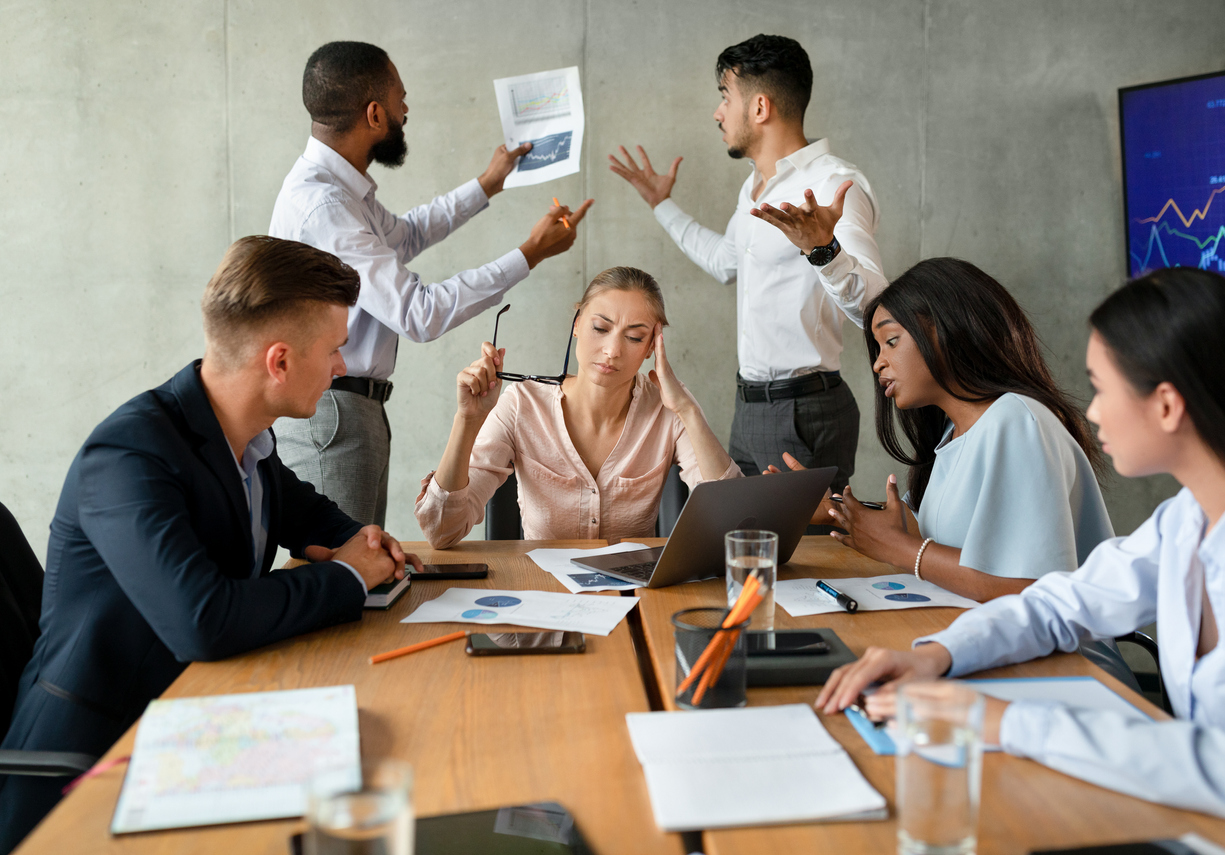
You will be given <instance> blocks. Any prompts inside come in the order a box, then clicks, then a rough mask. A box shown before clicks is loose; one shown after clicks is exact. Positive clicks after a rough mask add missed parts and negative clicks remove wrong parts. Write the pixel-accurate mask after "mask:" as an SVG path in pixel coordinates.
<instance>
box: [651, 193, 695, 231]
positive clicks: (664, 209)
mask: <svg viewBox="0 0 1225 855" xmlns="http://www.w3.org/2000/svg"><path fill="white" fill-rule="evenodd" d="M652 213H653V214H655V222H657V223H659V224H660V225H661V226H663V227H664V228H665V229H670V228H671V227H672V225H673V223H675V222H676V221H677V220H679V219H681V218H682V217H687V216H688V214H686V213H685V212H684V211H682V210H681V206H680V205H678V204H676V203H675V202H673V201H672V198H671V197H669V198H667V199H664V200H663V201H662V202H660V203H659V204H658V205H656V206H655V208H654V210H653V211H652Z"/></svg>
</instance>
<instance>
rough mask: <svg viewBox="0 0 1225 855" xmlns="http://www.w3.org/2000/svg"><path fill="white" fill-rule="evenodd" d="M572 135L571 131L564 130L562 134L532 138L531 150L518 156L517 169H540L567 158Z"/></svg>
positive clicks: (526, 170) (525, 170)
mask: <svg viewBox="0 0 1225 855" xmlns="http://www.w3.org/2000/svg"><path fill="white" fill-rule="evenodd" d="M573 137H574V133H573V131H566V132H565V133H562V134H553V135H551V136H547V137H541V138H540V139H538V140H532V150H531V151H529V152H528V153H527V154H525V155H523V156H521V157H520V158H519V171H520V172H528V171H530V170H532V169H540V168H541V167H542V166H551V165H553V164H554V163H557V162H558V161H562V160H568V159H569V158H570V140H571V139H573Z"/></svg>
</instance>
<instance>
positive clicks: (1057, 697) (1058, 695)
mask: <svg viewBox="0 0 1225 855" xmlns="http://www.w3.org/2000/svg"><path fill="white" fill-rule="evenodd" d="M961 682H964V683H965V684H966V685H967V686H969V687H970V688H972V689H974V690H975V691H976V692H982V693H983V694H984V695H990V696H991V697H993V698H999V699H1000V700H1002V701H1009V702H1012V701H1028V700H1034V701H1056V702H1057V703H1061V704H1065V705H1066V706H1069V707H1074V708H1078V709H1089V710H1109V711H1111V712H1117V713H1119V714H1121V715H1126V716H1131V717H1136V718H1145V719H1147V718H1150V716H1149V715H1147V714H1146V713H1144V712H1143V711H1142V710H1141V709H1140V708H1139V707H1136V706H1133V705H1132V704H1130V703H1128V702H1127V701H1126V700H1124V699H1123V697H1122V696H1121V695H1119V694H1117V693H1116V692H1112V691H1111V690H1110V689H1109V688H1107V687H1106V686H1105V685H1104V684H1103V683H1101V682H1100V681H1099V680H1097V679H1095V678H1094V677H1013V678H1009V679H1003V680H962V681H961ZM846 717H847V719H848V720H849V721H850V722H851V724H852V725H854V726H855V730H857V731H859V735H860V736H862V737H863V740H864V742H866V743H868V747H870V748H871V749H872V750H873V751H875V752H876V753H877V754H884V755H891V754H894V753H895V752H896V751H897V746H896V745H895V744H894V741H893V734H892V733H891V731H892V730H893V723H892V722H890V724H889V726H888V727H877V726H876V725H875V724H873V723H872V722H871V721H869V720H868V719H867V718H865V717H864V716H863V715H861V714H860V713H857V712H855V711H854V710H850V709H848V710H847V711H846ZM984 750H985V751H999V750H1000V748H999V746H998V745H988V746H985V747H984Z"/></svg>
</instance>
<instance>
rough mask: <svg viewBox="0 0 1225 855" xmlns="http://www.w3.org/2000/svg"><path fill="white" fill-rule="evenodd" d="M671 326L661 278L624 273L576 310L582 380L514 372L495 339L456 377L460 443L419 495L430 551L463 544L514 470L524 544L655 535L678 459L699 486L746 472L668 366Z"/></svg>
mask: <svg viewBox="0 0 1225 855" xmlns="http://www.w3.org/2000/svg"><path fill="white" fill-rule="evenodd" d="M667 323H668V319H667V316H666V315H665V314H664V302H663V295H662V294H661V293H660V290H659V285H658V284H657V283H656V282H655V280H654V279H653V278H652V277H651V276H650V275H649V274H647V273H644V272H643V271H641V270H637V269H635V268H632V267H614V268H612V269H610V270H605V271H604V272H603V273H601V274H599V275H598V276H596V277H595V279H593V280H592V282H591V284H590V285H588V286H587V290H586V291H585V292H584V294H583V298H582V300H581V301H580V302H579V304H578V312H577V314H576V315H575V320H574V326H573V330H572V336H573V338H574V356H575V364H576V369H575V373H574V375H564V374H563V375H559V376H558V377H553V378H538V379H534V380H533V379H526V378H523V376H522V375H509V374H506V373H505V372H503V370H502V369H503V367H504V366H503V362H504V360H505V356H506V352H505V349H501V350H496V349H495V348H494V346H493V345H492V344H490V343H488V342H486V343H485V344H484V345H483V346H482V352H481V357H480V358H479V359H477V360H476V361H475V362H473V363H472V364H471V365H469V366H468V367H467V368H465V369H464V370H463V371H462V372H460V374H459V377H458V381H457V396H458V408H457V411H456V414H455V420H454V422H453V424H452V427H451V436H450V439H449V440H448V442H447V447H446V450H445V451H444V452H443V455H442V461H441V462H440V463H439V464H438V469H437V470H435V471H434V472H431V473H430V474H429V475H427V476H426V477H425V479H424V480H423V481H422V488H423V489H422V492H421V495H420V496H419V497H418V498H417V507H416V513H417V522H418V523H419V524H420V525H421V529H422V531H423V532H424V533H425V536H426V538H427V539H428V540H429V542H430V544H431V545H432V546H434V547H436V548H445V547H447V546H451V545H453V544H455V543H458V542H459V541H460V540H461V539H462V538H463V537H464V536H465V535H466V534H467V533H468V532H469V531H470V530H471V529H472V527H473V526H474V525H475V524H477V523H479V522H480V521H481V520H482V519H484V514H485V503H486V502H487V501H489V498H490V497H491V496H492V495H493V494H494V491H495V490H497V489H498V487H500V486H501V485H502V483H503V482H504V481H505V480H506V479H507V477H509V475H510V474H511V472H512V471H514V472H516V473H517V481H518V487H519V507H520V509H521V511H522V516H523V534H524V537H525V538H526V539H528V540H541V539H560V538H583V539H588V538H612V537H620V538H626V537H649V536H651V535H653V534H654V530H655V518H656V516H657V515H658V513H659V499H660V496H661V494H662V493H663V488H664V481H665V480H666V479H667V477H668V470H669V469H670V468H671V467H672V464H673V463H677V464H679V465H680V467H681V478H682V479H683V480H684V481H685V483H687V484H688V485H689V486H690V487H693V486H696V485H697V484H699V483H701V482H703V481H715V480H723V479H727V478H740V477H742V475H741V473H740V469H739V467H737V466H736V464H735V463H734V462H733V461H732V459H731V458H730V457H729V456H728V454H727V452H726V451H724V450H723V446H722V445H721V444H720V443H719V441H718V439H716V438H715V435H714V433H713V432H712V431H711V429H710V425H708V424H707V422H706V417H705V416H704V415H703V414H702V409H701V407H699V406H698V403H697V401H696V400H694V398H693V396H692V395H691V394H690V393H689V390H688V389H686V388H685V386H684V385H683V384H682V383H681V382H680V381H679V380H677V379H676V375H675V374H673V373H672V368H671V366H669V365H668V359H667V354H666V352H665V350H664V338H663V329H664V327H665V326H667ZM652 355H654V356H655V368H654V369H652V370H651V372H650V374H649V376H647V375H643V374H640V373H639V368H641V367H642V363H643V362H644V361H645V360H646V359H647V358H648V357H649V356H652ZM568 361H569V356H568V355H567V362H568ZM499 374H502V375H503V377H501V378H500V377H499V376H498V375H499ZM510 379H515V380H520V379H521V382H513V383H511V385H510V386H509V388H505V389H503V383H504V382H505V380H510ZM499 393H500V394H499Z"/></svg>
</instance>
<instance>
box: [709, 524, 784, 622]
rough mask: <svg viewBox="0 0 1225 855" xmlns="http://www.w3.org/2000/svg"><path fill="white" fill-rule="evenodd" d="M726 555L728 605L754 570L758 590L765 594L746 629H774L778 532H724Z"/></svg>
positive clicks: (737, 595)
mask: <svg viewBox="0 0 1225 855" xmlns="http://www.w3.org/2000/svg"><path fill="white" fill-rule="evenodd" d="M723 546H724V552H725V553H726V556H727V607H728V608H731V607H732V606H734V605H735V604H736V600H737V598H739V596H740V592H741V591H742V590H743V589H744V580H745V579H746V578H748V576H749V574H750V573H754V572H755V573H756V574H757V579H758V581H759V582H761V587H760V588H759V589H758V593H759V594H761V595H762V596H764V597H765V599H764V600H762V601H761V605H759V606H758V607H757V608H756V609H754V610H753V614H752V615H751V616H750V617H751V619H752V622H751V623H750V624H749V629H753V630H766V631H768V632H773V630H774V583H775V582H777V581H778V535H777V534H775V533H774V532H772V531H755V530H749V529H742V530H740V531H729V532H728V533H727V534H725V535H723Z"/></svg>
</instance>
